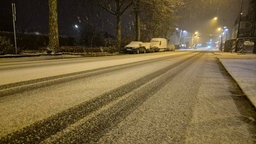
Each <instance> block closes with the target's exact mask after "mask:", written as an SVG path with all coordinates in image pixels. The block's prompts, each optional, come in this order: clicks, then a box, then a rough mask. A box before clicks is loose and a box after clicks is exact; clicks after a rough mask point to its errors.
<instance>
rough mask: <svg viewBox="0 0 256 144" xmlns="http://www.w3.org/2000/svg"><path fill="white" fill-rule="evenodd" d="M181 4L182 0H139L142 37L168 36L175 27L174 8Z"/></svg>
mask: <svg viewBox="0 0 256 144" xmlns="http://www.w3.org/2000/svg"><path fill="white" fill-rule="evenodd" d="M181 5H183V0H161V2H159V0H140V11H141V19H142V22H143V24H144V25H145V26H146V28H144V30H143V31H144V34H146V35H144V38H145V39H150V38H152V37H166V38H167V37H169V35H170V34H171V31H172V30H173V29H174V27H175V20H176V19H177V16H176V15H175V13H174V12H175V10H176V9H177V8H178V7H179V6H181Z"/></svg>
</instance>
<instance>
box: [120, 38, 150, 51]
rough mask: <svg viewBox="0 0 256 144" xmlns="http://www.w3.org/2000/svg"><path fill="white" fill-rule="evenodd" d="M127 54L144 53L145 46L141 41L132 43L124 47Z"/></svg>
mask: <svg viewBox="0 0 256 144" xmlns="http://www.w3.org/2000/svg"><path fill="white" fill-rule="evenodd" d="M124 49H125V51H126V52H127V53H136V54H139V53H146V52H147V50H146V45H145V44H143V42H141V41H132V42H130V43H129V44H128V45H126V46H125V47H124Z"/></svg>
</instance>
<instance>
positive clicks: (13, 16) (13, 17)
mask: <svg viewBox="0 0 256 144" xmlns="http://www.w3.org/2000/svg"><path fill="white" fill-rule="evenodd" d="M12 23H13V37H14V46H15V54H17V53H18V49H17V40H16V26H15V23H16V6H15V3H12Z"/></svg>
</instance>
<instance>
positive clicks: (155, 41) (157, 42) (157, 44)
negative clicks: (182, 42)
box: [150, 38, 168, 52]
mask: <svg viewBox="0 0 256 144" xmlns="http://www.w3.org/2000/svg"><path fill="white" fill-rule="evenodd" d="M167 47H168V46H167V39H165V38H152V39H151V41H150V49H151V51H153V52H158V51H166V50H167Z"/></svg>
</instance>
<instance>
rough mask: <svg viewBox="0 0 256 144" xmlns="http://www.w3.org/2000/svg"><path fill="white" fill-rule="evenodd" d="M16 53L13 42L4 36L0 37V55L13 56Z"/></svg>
mask: <svg viewBox="0 0 256 144" xmlns="http://www.w3.org/2000/svg"><path fill="white" fill-rule="evenodd" d="M11 53H14V48H13V45H12V44H11V41H10V40H9V39H8V38H6V37H3V36H0V54H1V55H3V54H11Z"/></svg>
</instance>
